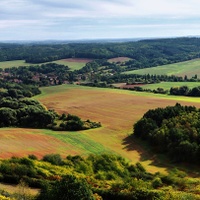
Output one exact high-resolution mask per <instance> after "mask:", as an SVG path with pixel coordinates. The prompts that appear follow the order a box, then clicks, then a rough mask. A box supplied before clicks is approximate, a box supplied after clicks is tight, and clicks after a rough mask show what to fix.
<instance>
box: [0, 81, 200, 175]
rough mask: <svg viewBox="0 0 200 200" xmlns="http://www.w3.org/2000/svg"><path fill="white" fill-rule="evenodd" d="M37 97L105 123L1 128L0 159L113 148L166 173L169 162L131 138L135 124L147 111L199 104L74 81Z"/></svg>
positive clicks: (61, 109) (60, 109) (58, 108)
mask: <svg viewBox="0 0 200 200" xmlns="http://www.w3.org/2000/svg"><path fill="white" fill-rule="evenodd" d="M77 97H79V98H77ZM35 98H36V99H38V100H40V101H41V102H42V103H43V104H44V105H45V106H47V107H48V108H49V109H55V110H56V111H57V112H58V113H63V112H64V113H68V112H69V113H71V114H75V115H78V116H80V117H81V118H83V119H85V120H87V119H90V120H92V121H97V122H101V123H102V127H101V128H97V129H90V130H86V131H80V132H64V131H63V132H56V131H50V130H45V129H42V130H38V129H16V128H5V129H1V131H0V136H1V144H0V151H1V157H2V158H7V157H11V156H13V155H15V156H25V155H27V154H35V155H37V156H38V157H40V158H41V157H42V156H43V155H45V154H48V153H59V154H61V155H62V156H66V155H68V154H71V155H77V154H79V155H88V154H90V153H95V154H99V153H103V152H112V153H116V154H120V155H122V156H123V157H125V158H126V159H128V160H129V161H131V162H133V163H135V162H138V161H140V162H142V163H143V165H144V166H146V167H147V170H149V171H151V172H155V171H162V172H164V171H165V170H166V167H168V166H167V165H166V164H165V163H162V164H161V163H160V161H159V159H157V158H156V157H155V155H154V154H152V153H151V152H149V151H148V150H147V149H146V150H145V148H143V146H141V144H140V142H139V141H136V140H132V139H131V138H130V134H131V133H132V126H133V123H134V122H136V121H137V120H139V119H140V118H141V117H142V115H143V114H144V113H145V112H146V111H147V110H148V109H152V108H156V107H165V106H167V105H174V104H175V103H176V102H180V103H181V104H187V105H195V106H197V107H200V103H199V101H198V99H196V98H188V97H178V98H177V97H174V96H166V95H154V94H151V95H149V94H148V93H144V92H143V93H136V92H132V91H125V90H116V89H101V88H91V87H82V86H76V85H61V86H54V87H44V88H42V94H41V95H38V96H36V97H35ZM13 152H14V153H13ZM157 165H159V166H157Z"/></svg>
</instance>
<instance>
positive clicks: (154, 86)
mask: <svg viewBox="0 0 200 200" xmlns="http://www.w3.org/2000/svg"><path fill="white" fill-rule="evenodd" d="M181 86H188V87H189V88H190V89H191V88H194V87H197V86H200V83H199V82H161V83H155V84H148V85H143V86H141V87H142V88H145V89H151V90H154V89H157V88H163V89H165V90H170V88H171V87H181Z"/></svg>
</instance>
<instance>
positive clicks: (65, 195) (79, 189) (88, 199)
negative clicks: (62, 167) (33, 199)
mask: <svg viewBox="0 0 200 200" xmlns="http://www.w3.org/2000/svg"><path fill="white" fill-rule="evenodd" d="M44 199H48V200H56V199H59V200H94V197H93V193H92V191H91V189H90V187H89V185H88V184H87V182H86V181H85V180H83V179H78V178H76V177H75V176H73V175H68V176H65V177H63V178H62V179H61V180H60V181H56V182H55V184H54V185H52V186H51V185H46V186H45V187H44V188H43V189H42V190H41V192H40V194H39V196H38V198H37V200H44Z"/></svg>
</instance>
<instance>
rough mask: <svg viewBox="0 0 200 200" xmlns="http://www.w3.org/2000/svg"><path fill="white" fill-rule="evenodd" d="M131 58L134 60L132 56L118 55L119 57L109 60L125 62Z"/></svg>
mask: <svg viewBox="0 0 200 200" xmlns="http://www.w3.org/2000/svg"><path fill="white" fill-rule="evenodd" d="M129 60H132V58H128V57H117V58H111V59H109V60H108V62H111V63H112V62H114V63H116V62H125V61H129Z"/></svg>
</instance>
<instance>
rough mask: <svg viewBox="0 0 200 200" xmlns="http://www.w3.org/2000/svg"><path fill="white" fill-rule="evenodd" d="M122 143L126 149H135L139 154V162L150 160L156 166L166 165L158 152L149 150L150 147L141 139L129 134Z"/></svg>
mask: <svg viewBox="0 0 200 200" xmlns="http://www.w3.org/2000/svg"><path fill="white" fill-rule="evenodd" d="M122 145H123V146H124V149H125V150H127V151H137V152H138V153H139V155H140V160H139V161H140V162H143V161H147V160H150V161H151V165H154V166H157V167H167V166H166V163H169V161H168V162H166V160H165V158H164V157H163V156H162V155H160V154H155V153H153V152H152V151H151V150H150V147H149V146H148V145H147V144H146V143H145V142H144V141H142V140H140V139H138V138H136V137H134V136H133V135H129V136H127V137H126V138H124V139H123V142H122Z"/></svg>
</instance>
